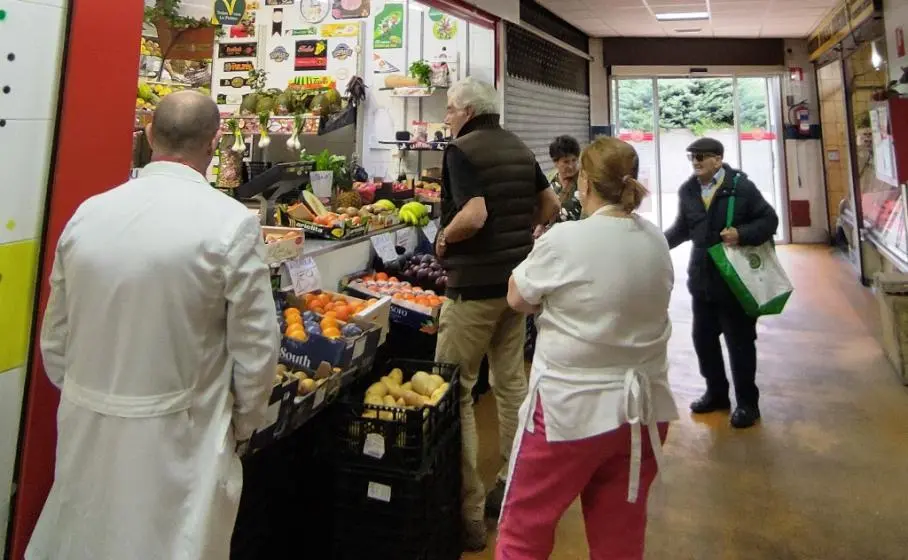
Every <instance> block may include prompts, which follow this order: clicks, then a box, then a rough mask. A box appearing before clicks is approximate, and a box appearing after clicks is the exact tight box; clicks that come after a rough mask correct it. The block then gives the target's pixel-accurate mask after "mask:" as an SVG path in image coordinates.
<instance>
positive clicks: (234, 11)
mask: <svg viewBox="0 0 908 560" xmlns="http://www.w3.org/2000/svg"><path fill="white" fill-rule="evenodd" d="M245 13H246V0H215V1H214V15H213V16H212V18H211V20H212V21H213V22H214V23H218V24H220V25H238V24H239V23H240V20H242V19H243V14H245Z"/></svg>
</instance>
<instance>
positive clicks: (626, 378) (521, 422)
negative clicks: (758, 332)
mask: <svg viewBox="0 0 908 560" xmlns="http://www.w3.org/2000/svg"><path fill="white" fill-rule="evenodd" d="M537 361H538V362H541V360H539V358H538V357H537V358H536V360H534V363H533V368H532V370H531V372H530V388H529V391H528V393H527V397H526V399H525V400H524V401H523V404H522V405H521V407H520V412H519V413H518V419H517V421H518V424H517V433H516V435H515V437H514V447H513V449H512V451H511V460H510V464H509V465H508V480H507V483H506V486H505V497H504V501H503V502H502V503H507V495H508V492H509V491H510V487H511V480H513V477H514V469H515V467H516V465H517V461H518V458H519V455H520V445H521V443H522V442H523V435H524V433H526V432H527V431H533V430H534V429H535V428H534V423H533V414H534V412H535V411H536V403H537V399H539V386H540V384H541V383H543V382H549V383H548V385H549V386H550V387H552V388H558V387H560V388H561V389H562V390H564V391H565V392H573V393H574V394H577V393H583V392H588V393H594V394H599V393H602V392H604V391H614V390H621V391H622V392H623V396H624V399H623V400H624V411H625V413H626V423H628V424H630V425H631V464H630V473H629V475H630V476H629V482H628V489H627V501H629V502H636V501H637V496H638V494H639V492H640V469H641V464H642V457H643V445H642V433H641V432H642V429H641V426H645V427H646V430H647V432H648V434H649V439H650V445H651V446H652V448H653V454H654V455H655V458H656V464H657V465H658V466H659V469H660V470H661V468H662V441H661V439H660V438H659V428H658V425H657V422H656V419H655V417H654V415H653V408H652V385H654V384H655V385H659V386H662V387H664V388H666V389H668V390H670V387H669V384H668V381H667V379H665V377H664V375H662V376H658V378H655V379H652V380H651V379H650V376H649V375H648V374H647V373H645V372H644V371H642V370H640V369H637V368H626V369H621V368H605V369H602V370H599V371H597V372H591V371H589V370H586V371H582V372H566V371H564V370H563V369H560V368H559V369H558V370H556V369H554V368H549V367H546V366H544V365H543V364H541V363H539V364H538V365H537ZM556 390H557V389H556ZM544 413H545V406H544V405H543V414H544ZM546 426H547V433H548V418H546ZM549 441H552V440H551V439H549ZM502 511H504V508H502ZM499 521H500V517H499Z"/></svg>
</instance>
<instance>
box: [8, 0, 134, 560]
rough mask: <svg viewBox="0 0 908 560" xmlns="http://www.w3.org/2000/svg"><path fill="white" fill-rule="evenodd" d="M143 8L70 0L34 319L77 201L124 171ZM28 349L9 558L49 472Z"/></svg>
mask: <svg viewBox="0 0 908 560" xmlns="http://www.w3.org/2000/svg"><path fill="white" fill-rule="evenodd" d="M143 8H144V4H143V1H142V0H116V1H111V0H71V1H70V5H69V28H68V36H67V37H66V39H65V40H64V42H63V43H62V44H63V48H64V49H66V50H65V59H64V67H63V73H62V78H61V79H62V95H61V97H60V108H59V116H58V119H59V120H58V122H57V138H56V145H55V146H54V159H53V161H54V163H53V164H52V165H53V168H52V169H51V180H50V187H49V190H48V195H47V196H48V199H49V204H48V211H47V212H48V213H47V216H46V220H47V224H46V229H45V236H44V246H43V254H42V259H43V261H42V268H41V273H40V282H41V285H40V295H39V298H38V317H39V323H38V325H40V317H41V316H42V315H43V310H44V306H45V305H46V303H47V296H48V288H47V277H48V275H49V273H50V268H51V264H52V262H53V258H54V248H55V247H56V246H57V240H58V239H59V237H60V233H61V232H62V230H63V227H64V226H65V225H66V222H67V221H68V220H69V219H70V217H72V215H73V212H75V210H76V208H78V207H79V205H80V204H81V203H82V202H83V201H84V200H86V199H87V198H89V197H91V196H93V195H95V194H98V193H101V192H104V191H106V190H108V189H110V188H112V187H114V186H116V185H119V184H121V183H123V182H125V181H126V180H127V179H128V177H129V168H130V165H131V163H130V162H131V158H132V130H133V120H134V118H135V91H136V81H137V76H138V68H139V38H140V36H141V32H142V17H143ZM38 325H36V328H35V329H34V331H35V334H34V338H35V341H37V331H38V329H37V326H38ZM74 328H78V325H76V326H74ZM32 353H33V356H32V360H31V365H30V368H29V382H28V387H27V391H26V398H25V415H24V419H23V427H22V436H21V439H20V441H21V451H20V456H19V470H18V472H19V477H18V493H17V495H16V501H15V504H14V510H13V525H12V539H11V543H12V546H11V554H12V555H11V558H12V559H13V560H19V559H21V558H22V557H23V556H24V553H25V547H26V546H27V544H28V540H29V538H30V537H31V533H32V530H33V529H34V526H35V523H36V522H37V520H38V515H39V514H40V513H41V508H42V507H43V505H44V501H45V499H46V498H47V494H48V492H49V491H50V486H51V482H52V481H53V473H54V454H55V448H56V410H57V404H58V402H59V393H58V391H57V390H56V388H54V387H53V386H52V385H51V384H50V382H48V381H47V377H46V375H45V374H44V367H43V365H42V363H41V356H40V352H39V349H38V345H37V343H36V342H35V343H34V344H33V345H32Z"/></svg>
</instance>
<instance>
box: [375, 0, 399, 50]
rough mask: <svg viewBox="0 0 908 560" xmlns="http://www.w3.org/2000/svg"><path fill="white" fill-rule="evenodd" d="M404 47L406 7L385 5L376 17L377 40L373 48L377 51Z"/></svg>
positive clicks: (394, 4) (396, 4)
mask: <svg viewBox="0 0 908 560" xmlns="http://www.w3.org/2000/svg"><path fill="white" fill-rule="evenodd" d="M403 45H404V5H403V4H398V3H393V4H385V7H384V9H383V10H382V11H381V13H379V14H378V15H377V16H375V38H374V39H373V42H372V47H373V48H376V49H399V48H401V47H403Z"/></svg>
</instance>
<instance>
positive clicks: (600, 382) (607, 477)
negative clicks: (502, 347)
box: [496, 138, 678, 560]
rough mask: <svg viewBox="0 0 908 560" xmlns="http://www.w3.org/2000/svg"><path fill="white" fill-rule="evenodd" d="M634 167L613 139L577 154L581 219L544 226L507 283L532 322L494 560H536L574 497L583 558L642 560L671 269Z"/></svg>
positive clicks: (672, 411)
mask: <svg viewBox="0 0 908 560" xmlns="http://www.w3.org/2000/svg"><path fill="white" fill-rule="evenodd" d="M638 168H639V160H638V158H637V153H636V152H635V151H634V149H633V148H632V147H631V146H630V145H628V144H626V143H624V142H621V141H620V140H617V139H614V138H602V139H600V140H597V141H596V142H595V143H593V144H592V145H591V146H590V147H588V148H587V149H586V150H584V152H583V154H582V156H581V171H580V181H579V184H578V194H579V198H580V201H581V203H582V204H583V210H584V214H585V215H586V216H588V217H587V218H586V219H583V220H579V221H575V222H566V223H561V224H558V225H556V226H555V227H553V228H552V229H551V230H550V231H548V232H546V233H545V234H544V235H543V236H542V237H540V238H539V239H538V240H537V242H536V245H535V247H534V248H533V251H532V253H530V255H529V256H528V257H527V259H526V261H524V262H523V263H522V264H521V265H520V266H518V267H517V268H516V269H515V270H514V274H513V276H512V277H511V281H510V286H509V292H508V302H509V303H510V304H511V306H512V307H514V308H515V309H517V310H519V311H523V312H526V313H533V312H539V311H541V314H540V315H539V317H538V319H537V328H538V329H539V334H538V339H537V342H536V352H535V355H534V358H533V368H532V372H531V374H530V392H529V394H528V396H527V400H526V401H525V402H524V404H523V408H522V409H521V413H520V422H521V426H520V427H519V428H518V435H517V438H515V441H514V451H513V452H512V454H511V465H510V476H509V478H508V479H509V481H510V482H509V487H508V489H507V493H506V497H505V503H504V507H503V508H502V513H501V520H500V524H499V536H498V545H497V549H496V558H498V559H499V560H530V559H533V560H536V559H539V560H542V559H546V558H548V557H549V555H550V554H551V552H552V549H553V547H554V535H555V528H556V526H557V524H558V521H559V519H560V518H561V516H562V514H563V513H564V511H565V510H566V509H567V508H568V506H570V504H571V503H572V502H573V501H574V500H575V499H576V498H577V497H578V496H579V497H580V498H581V500H582V504H583V514H584V518H585V521H586V533H587V540H588V541H589V545H590V558H592V559H594V560H605V559H622V560H626V559H640V558H643V543H644V535H645V532H646V498H647V494H648V491H649V487H650V484H651V483H652V481H653V480H654V478H655V476H656V473H657V471H658V462H659V461H658V459H659V457H660V450H661V443H662V441H664V439H665V436H666V433H667V431H668V422H669V421H671V420H675V419H677V417H678V413H677V409H676V407H675V402H674V398H673V397H672V394H671V390H670V388H669V385H668V379H667V369H668V363H667V355H666V353H667V344H668V339H669V337H670V335H671V322H670V320H669V317H668V305H669V299H670V297H671V291H672V285H673V282H674V272H673V269H672V261H671V257H670V256H669V249H668V244H667V243H666V241H665V236H664V235H663V234H662V232H661V231H660V230H659V228H657V227H656V226H655V225H653V224H652V223H650V222H648V221H646V220H645V219H643V218H641V217H640V216H638V215H637V214H635V213H634V212H635V210H636V209H637V208H638V207H639V206H640V204H641V203H642V201H643V199H644V197H645V196H646V194H647V191H646V189H645V188H644V187H643V186H642V185H641V184H640V183H639V182H638V181H637V171H638ZM644 434H645V435H644Z"/></svg>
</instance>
